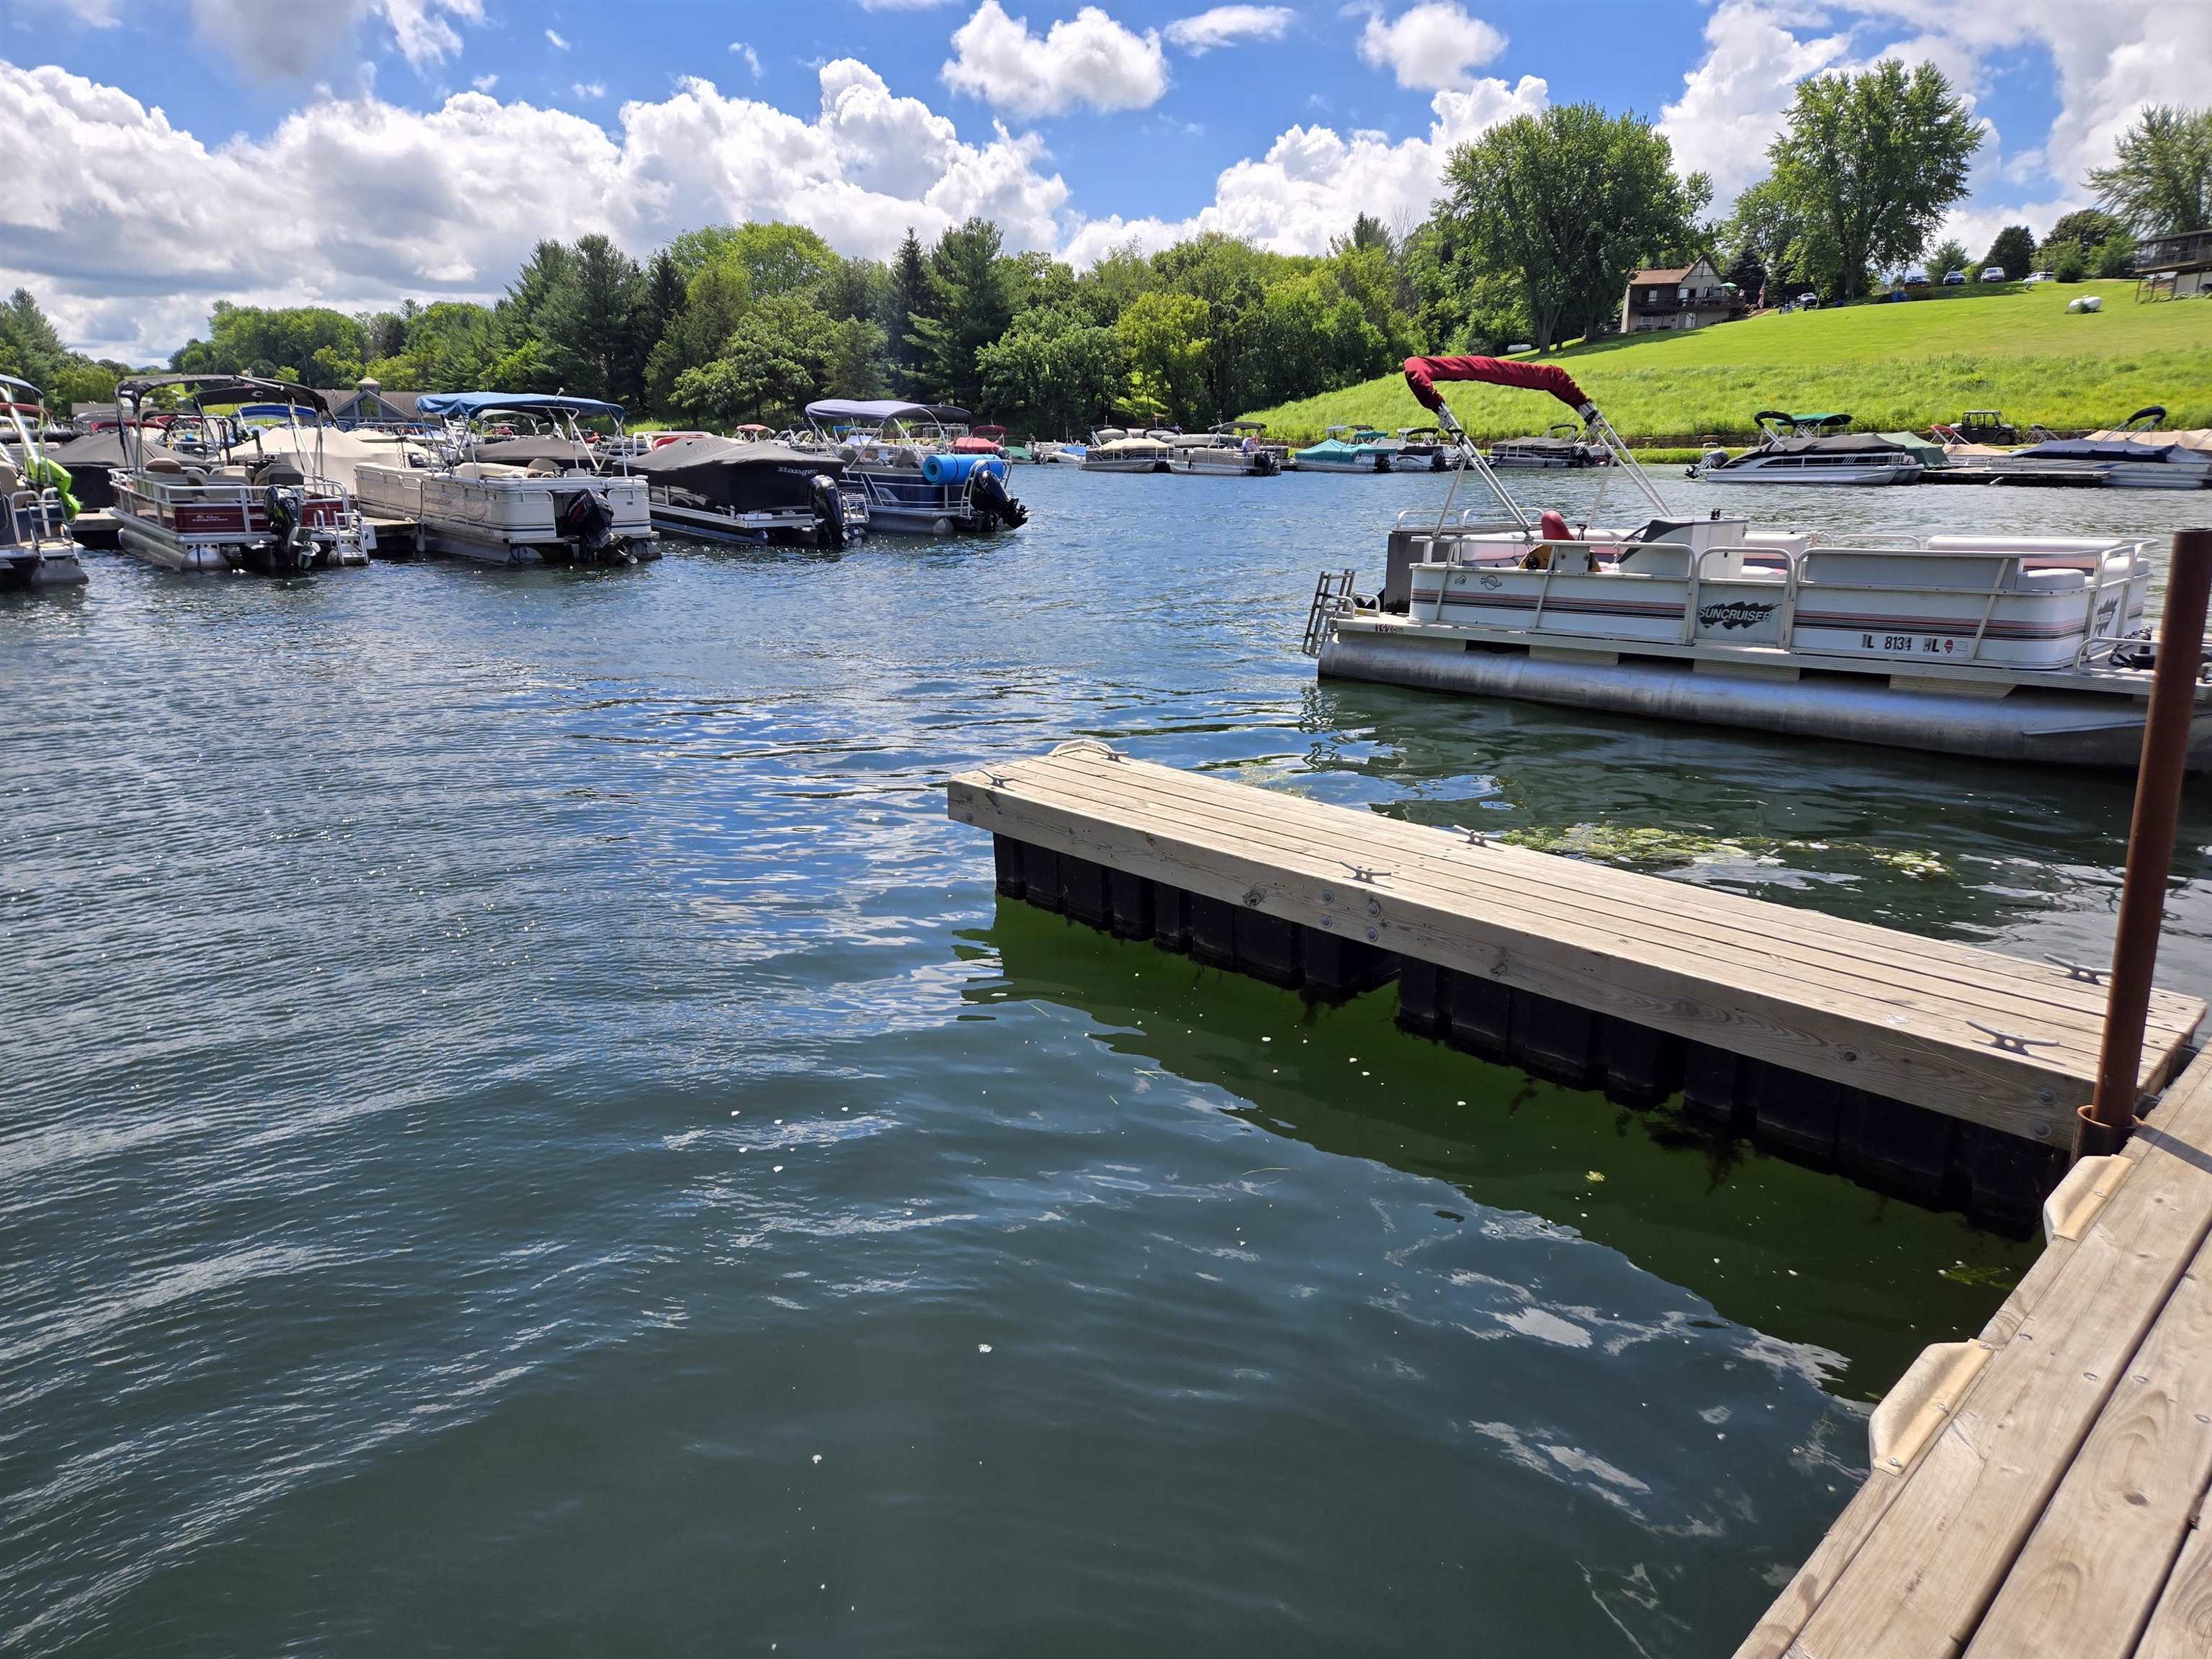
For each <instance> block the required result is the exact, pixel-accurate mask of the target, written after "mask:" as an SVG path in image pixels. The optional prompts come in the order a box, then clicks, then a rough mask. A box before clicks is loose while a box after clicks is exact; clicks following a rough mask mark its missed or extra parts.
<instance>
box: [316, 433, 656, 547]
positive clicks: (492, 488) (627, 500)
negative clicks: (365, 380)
mask: <svg viewBox="0 0 2212 1659" xmlns="http://www.w3.org/2000/svg"><path fill="white" fill-rule="evenodd" d="M415 406H416V410H418V411H419V412H420V413H422V414H423V415H425V416H429V417H431V418H432V419H435V420H441V421H443V422H446V423H447V424H446V430H445V435H444V437H443V439H442V441H441V443H440V444H439V446H438V447H437V459H436V460H435V464H433V465H428V466H410V465H403V464H398V463H397V462H373V463H368V464H364V465H359V466H356V468H355V470H354V479H355V483H356V489H358V490H359V492H360V496H361V501H362V506H363V507H366V508H368V510H369V511H370V512H372V513H376V514H378V515H379V516H380V517H384V518H391V519H398V520H408V521H411V522H412V523H414V524H416V526H419V527H420V535H421V539H422V546H423V547H424V548H425V549H426V550H428V551H430V552H433V553H446V554H450V555H453V556H456V557H459V558H465V559H474V560H477V561H478V562H482V563H486V564H498V565H523V564H635V563H636V562H639V561H640V560H643V559H657V558H659V556H660V552H659V547H658V546H657V545H656V544H655V543H654V539H653V515H652V507H651V504H650V502H649V501H648V499H647V493H646V484H645V480H644V479H642V478H640V477H632V476H631V475H630V473H629V457H628V456H627V455H625V454H622V453H611V454H610V456H609V457H608V461H609V464H610V465H611V466H612V468H613V469H614V470H613V471H611V472H610V471H602V470H601V466H600V463H599V459H598V457H597V456H596V455H595V454H594V453H593V446H592V441H591V439H590V437H589V436H588V435H586V432H585V431H584V429H583V427H582V424H581V422H582V421H583V420H585V419H592V418H596V419H601V420H605V421H607V422H610V423H611V424H612V426H613V427H614V428H615V435H616V436H617V438H618V439H619V438H620V437H621V436H622V416H623V411H622V406H621V405H620V404H611V403H605V402H603V401H601V400H600V399H599V398H572V397H569V396H568V395H567V394H566V393H562V392H437V393H428V392H426V393H424V394H423V395H422V397H421V398H418V399H417V400H416V405H415ZM501 417H510V418H506V419H502V418H501ZM516 419H520V420H524V421H536V422H544V425H545V429H544V431H541V432H538V433H534V434H528V435H516V436H513V437H502V436H498V435H497V434H498V433H499V431H500V429H501V428H502V427H508V426H512V424H513V421H514V420H516Z"/></svg>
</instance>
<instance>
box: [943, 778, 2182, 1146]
mask: <svg viewBox="0 0 2212 1659" xmlns="http://www.w3.org/2000/svg"><path fill="white" fill-rule="evenodd" d="M1194 785H1195V786H1202V787H1197V789H1196V793H1192V791H1193V787H1194ZM947 794H948V810H949V811H951V814H952V815H953V816H954V817H957V818H961V819H963V820H964V821H966V822H969V823H975V825H977V826H978V827H979V828H985V829H992V830H994V831H995V832H997V833H1000V834H1005V835H1008V836H1012V837H1014V838H1015V839H1018V840H1022V841H1026V842H1031V843H1032V844H1035V845H1038V846H1042V847H1048V848H1053V849H1054V850H1056V851H1060V852H1065V853H1072V854H1075V855H1076V856H1079V857H1082V858H1085V859H1090V860H1095V861H1097V862H1099V863H1103V864H1107V865H1109V866H1114V867H1116V868H1120V869H1123V870H1125V871H1128V872H1132V873H1135V874H1139V875H1142V876H1146V877H1149V878H1152V879H1154V880H1158V881H1162V882H1166V883H1169V884H1173V885H1176V886H1178V887H1182V888H1183V889H1185V890H1189V891H1193V892H1197V893H1201V894H1204V895H1206V896H1209V897H1213V898H1218V899H1222V900H1225V901H1227V902H1236V903H1243V904H1249V906H1250V907H1251V908H1255V909H1257V910H1260V911H1261V912H1263V913H1265V914H1267V915H1278V916H1282V917H1284V918H1285V919H1288V920H1291V921H1298V922H1301V923H1304V924H1305V925H1308V926H1313V927H1320V928H1322V929H1323V930H1325V931H1331V932H1338V933H1340V936H1344V937H1349V938H1354V939H1367V940H1369V941H1370V942H1372V943H1375V944H1376V945H1380V946H1381V947H1383V948H1384V949H1389V950H1395V951H1402V952H1404V953H1406V954H1408V955H1411V956H1413V957H1419V958H1420V959H1423V960H1426V961H1431V962H1435V963H1438V964H1440V965H1442V966H1445V967H1449V968H1454V969H1459V970H1461V971H1462V972H1469V973H1474V974H1479V975H1486V976H1487V977H1490V978H1492V979H1493V980H1496V981H1502V982H1504V983H1508V984H1511V985H1514V986H1516V987H1521V988H1523V989H1527V990H1529V991H1532V992H1535V993H1537V994H1541V995H1545V996H1549V997H1553V998H1556V999H1559V1000H1565V1001H1568V1002H1571V1003H1573V1004H1576V1005H1578V1006H1590V1007H1593V1008H1595V1009H1598V1010H1600V1011H1601V1012H1607V1013H1613V1014H1618V1015H1620V1016H1622V1017H1624V1018H1629V1019H1632V1020H1635V1021H1637V1022H1638V1023H1640V1024H1646V1025H1650V1026H1653V1027H1656V1028H1657V1029H1660V1030H1670V1031H1673V1032H1675V1033H1676V1034H1678V1035H1681V1036H1688V1037H1691V1038H1693V1039H1694V1040H1697V1041H1700V1042H1711V1043H1714V1044H1716V1045H1717V1046H1720V1047H1723V1048H1729V1049H1732V1050H1735V1051H1737V1052H1741V1053H1745V1054H1751V1055H1753V1056H1754V1057H1755V1058H1758V1059H1761V1060H1772V1061H1774V1062H1776V1063H1778V1064H1780V1065H1783V1066H1790V1067H1791V1068H1793V1069H1796V1070H1799V1071H1803V1072H1808V1073H1813V1074H1814V1075H1821V1076H1830V1077H1834V1078H1836V1079H1838V1080H1839V1081H1843V1082H1845V1083H1847V1084H1850V1085H1852V1086H1855V1087H1860V1088H1864V1089H1867V1090H1869V1091H1873V1092H1875V1093H1878V1094H1881V1095H1885V1096H1887V1097H1892V1098H1895V1099H1901V1100H1906V1101H1911V1102H1912V1103H1915V1104H1918V1105H1923V1106H1928V1107H1930V1108H1933V1109H1936V1110H1939V1111H1944V1112H1947V1113H1948V1114H1950V1115H1954V1116H1963V1117H1966V1118H1969V1119H1972V1120H1973V1121H1979V1122H1984V1123H1988V1124H1991V1125H1993V1126H1994V1127H2000V1128H2004V1129H2008V1130H2009V1131H2011V1132H2012V1133H2019V1134H2022V1135H2027V1136H2031V1137H2033V1138H2038V1139H2051V1138H2052V1137H2053V1136H2054V1135H2056V1134H2059V1133H2068V1132H2070V1124H2069V1123H2068V1121H2067V1118H2068V1116H2069V1112H2070V1108H2071V1107H2072V1106H2073V1105H2075V1104H2077V1103H2080V1102H2081V1101H2084V1100H2086V1099H2087V1097H2088V1094H2089V1092H2090V1090H2091V1088H2092V1086H2093V1071H2094V1060H2095V1052H2094V1049H2095V1044H2094V1040H2093V1035H2092V1034H2090V1033H2089V1032H2088V1031H2087V1030H2086V1029H2085V1028H2084V1027H2083V1026H2082V1024H2081V1021H2083V1020H2085V1019H2087V1018H2088V1015H2087V1009H2088V1008H2089V1007H2090V1006H2093V1005H2094V1004H2095V1003H2096V1002H2097V1001H2098V1000H2099V999H2100V996H2101V993H2100V992H2099V991H2098V990H2097V988H2096V987H2092V986H2086V985H2082V984H2081V983H2079V982H2078V981H2072V980H2069V978H2068V977H2067V975H2065V974H2064V973H2063V972H2062V971H2061V970H2059V969H2053V968H2049V967H2047V966H2045V965H2044V964H2038V963H2014V962H2013V961H2012V960H2011V959H2009V958H2002V957H1996V955H1995V953H1991V952H1986V951H1974V950H1972V948H1971V947H1966V946H1960V945H1950V944H1948V943H1946V942H1943V941H1935V940H1918V939H1912V938H1911V936H1908V935H1904V934H1892V933H1885V932H1884V931H1883V930H1879V929H1876V930H1872V931H1873V933H1874V934H1875V936H1876V937H1877V938H1880V939H1885V940H1887V941H1888V943H1887V945H1885V946H1884V947H1883V948H1885V949H1887V950H1889V951H1893V953H1896V955H1897V957H1898V959H1899V961H1898V963H1894V964H1893V963H1884V964H1877V965H1875V966H1873V967H1869V964H1868V963H1866V962H1865V961H1864V960H1863V958H1862V957H1861V956H1860V955H1859V954H1858V952H1859V949H1860V946H1859V945H1858V938H1857V933H1851V934H1850V935H1849V937H1848V938H1847V939H1846V942H1845V944H1844V945H1842V946H1840V947H1837V948H1832V949H1831V948H1826V947H1824V946H1823V945H1822V944H1821V941H1822V939H1823V938H1824V937H1825V935H1826V919H1825V918H1821V917H1819V916H1816V915H1811V914H1809V913H1807V912H1803V911H1799V910H1789V909H1784V908H1782V907H1778V906H1773V905H1766V904H1763V903H1761V902H1759V901H1757V900H1749V899H1740V898H1735V896H1729V895H1712V894H1699V890H1690V889H1686V887H1685V884H1680V883H1675V882H1667V881H1662V880H1660V879H1658V878H1652V877H1648V876H1640V875H1636V874H1633V873H1632V872H1621V871H1614V870H1608V869H1605V868H1603V867H1602V866H1590V865H1586V864H1583V863H1581V862H1579V861H1577V860H1562V859H1558V858H1555V857H1553V856H1551V855H1548V854H1535V853H1529V852H1527V851H1525V850H1522V849H1503V848H1489V847H1475V846H1472V845H1469V844H1468V843H1467V842H1464V841H1463V840H1462V838H1459V837H1455V836H1451V835H1450V834H1449V833H1447V832H1444V831H1440V830H1433V829H1423V828H1421V827H1419V826H1416V825H1407V824H1402V823H1393V822H1392V821H1390V820H1388V819H1383V818H1381V817H1377V816H1376V815H1375V814H1372V813H1366V812H1361V811H1353V810H1351V809H1346V808H1342V807H1336V806H1330V805H1323V804H1321V803H1316V802H1310V801H1303V800H1299V799H1297V798H1294V797H1285V796H1280V795H1278V794H1274V793H1269V792H1262V791H1257V790H1254V789H1251V788H1250V787H1247V786H1243V785H1237V784H1231V783H1225V782H1222V781H1218V780H1206V779H1200V780H1192V779H1190V778H1189V777H1188V775H1185V774H1182V773H1178V772H1176V771H1173V770H1171V769H1166V768H1161V767H1153V766H1147V765H1145V764H1143V763H1135V762H1126V761H1115V760H1112V759H1110V758H1109V757H1104V756H1103V755H1084V754H1080V753H1078V754H1072V755H1058V756H1054V757H1052V758H1051V760H1050V761H1049V763H1039V762H1022V763H1015V764H1013V765H1012V766H1008V767H1006V768H1002V769H994V770H993V771H991V772H989V773H984V774H971V775H967V776H964V777H962V778H958V779H955V780H953V781H952V782H951V784H950V786H949V787H948V790H947ZM1375 829H1386V830H1387V831H1388V833H1387V834H1386V835H1383V836H1379V837H1376V836H1373V835H1372V834H1371V832H1372V831H1373V830H1375ZM1378 859H1387V860H1389V865H1390V866H1396V867H1394V868H1389V870H1388V873H1387V874H1382V875H1378V876H1377V877H1376V878H1375V879H1374V880H1371V881H1365V882H1363V881H1360V880H1358V878H1356V877H1355V875H1354V872H1353V868H1352V866H1363V864H1364V860H1378ZM1507 866H1510V869H1508V868H1507ZM1364 867H1369V868H1375V867H1376V866H1364ZM1501 870H1504V871H1505V872H1506V873H1505V874H1504V875H1500V873H1499V872H1500V871H1501ZM1594 879H1595V880H1598V881H1601V882H1602V883H1603V884H1605V890H1603V891H1601V892H1598V897H1597V899H1595V900H1593V901H1592V902H1591V904H1590V906H1589V907H1586V908H1579V909H1578V908H1576V907H1574V906H1571V905H1569V904H1567V903H1565V902H1563V900H1562V897H1561V894H1562V893H1563V892H1565V891H1566V890H1570V889H1573V890H1590V891H1597V890H1596V889H1594V888H1592V887H1591V883H1592V882H1593V880H1594ZM1685 891H1688V892H1691V893H1692V894H1693V895H1698V896H1699V902H1700V903H1701V904H1702V903H1703V902H1704V901H1705V900H1709V899H1713V898H1722V899H1726V900H1728V901H1729V907H1732V909H1731V914H1730V915H1728V916H1727V917H1725V918H1723V920H1721V921H1708V922H1707V923H1705V924H1703V925H1702V931H1701V924H1700V923H1699V921H1698V920H1697V918H1695V917H1690V918H1685V917H1684V916H1683V915H1682V914H1681V913H1680V911H1679V910H1675V909H1673V908H1670V907H1672V906H1674V902H1675V900H1676V898H1677V897H1678V896H1680V894H1681V893H1683V892H1685ZM1647 900H1648V901H1649V902H1646V901H1647ZM1747 919H1749V920H1748V921H1747ZM1751 921H1755V922H1756V924H1757V926H1758V927H1759V928H1760V929H1762V930H1763V937H1761V938H1759V939H1750V938H1748V937H1747V935H1746V934H1745V933H1744V931H1743V930H1744V929H1745V928H1746V927H1748V926H1749V925H1750V922H1751ZM1715 929H1723V930H1725V929H1735V930H1736V931H1735V932H1728V931H1720V932H1715V931H1713V930H1715ZM1824 949H1825V950H1826V954H1825V955H1824V954H1823V951H1824ZM1915 959H1919V960H1925V961H1929V962H1933V963H1936V965H1937V967H1938V969H1944V970H1950V969H1956V970H1957V971H1959V972H1961V973H1966V974H1969V975H1984V976H1986V977H1989V978H1992V979H1994V980H1996V987H1990V986H1988V985H1975V984H1968V983H1966V982H1954V981H1950V980H1947V979H1943V978H1941V977H1940V976H1922V977H1920V978H1918V979H1916V978H1915V975H1913V973H1912V972H1911V971H1910V970H1909V969H1907V968H1906V967H1905V966H1903V965H1901V964H1902V963H1905V962H1909V961H1911V960H1915ZM1961 963H1963V964H1965V966H1964V967H1963V968H1960V967H1959V964H1961ZM1991 963H1994V964H2001V966H1996V967H1992V966H1990V965H1989V964H1991ZM2018 987H2033V991H2034V993H2035V995H2036V997H2038V998H2041V999H2047V1002H2036V1003H2033V1004H2032V1005H2031V1003H2030V1002H2029V1001H2027V1000H2023V997H2022V994H2021V992H2020V990H2019V989H2018ZM2053 1010H2058V1011H2063V1014H2064V1018H2063V1025H2062V1024H2040V1023H2039V1022H2040V1021H2042V1020H2044V1019H2045V1018H2053V1019H2055V1018H2057V1016H2055V1015H2053V1013H2052V1012H2051V1011H2053ZM2158 1012H2159V1016H2160V1020H2161V1021H2162V1022H2163V1024H2164V1028H2165V1029H2164V1030H2162V1031H2161V1032H2160V1035H2159V1036H2157V1037H2156V1038H2154V1041H2153V1042H2151V1043H2149V1044H2148V1045H2147V1048H2148V1053H2147V1055H2146V1061H2145V1072H2144V1075H2145V1078H2146V1080H2147V1082H2148V1081H2149V1080H2151V1079H2153V1078H2154V1075H2155V1073H2157V1071H2158V1070H2159V1069H2160V1067H2161V1066H2163V1065H2164V1064H2166V1060H2167V1057H2168V1056H2170V1054H2172V1053H2173V1052H2175V1051H2177V1050H2178V1049H2179V1046H2180V1042H2181V1041H2182V1038H2183V1036H2184V1035H2185V1033H2186V1032H2187V1031H2188V1030H2191V1029H2193V1027H2194V1026H2195V1024H2196V1023H2197V1019H2198V1018H2200V1017H2201V1014H2202V1005H2201V1004H2199V1003H2197V1002H2195V1001H2193V1000H2189V999H2182V998H2173V997H2162V998H2161V999H2160V1006H2159V1010H2158ZM1976 1018H1979V1019H1981V1020H1983V1022H1984V1023H1985V1024H1997V1025H2001V1026H2007V1027H2017V1026H2022V1025H2025V1026H2028V1027H2029V1028H2030V1029H2033V1030H2043V1031H2046V1032H2054V1033H2063V1040H2062V1042H2061V1043H2060V1045H2059V1046H2058V1047H2057V1048H2051V1049H2045V1050H2040V1051H2039V1052H2037V1053H2035V1054H2027V1055H2021V1054H2014V1053H2008V1052H2006V1051H2004V1050H2002V1049H2000V1048H1997V1047H1996V1045H1995V1044H1994V1043H1993V1042H1991V1041H1990V1038H1989V1037H1988V1036H1985V1035H1984V1034H1983V1033H1981V1032H1978V1031H1976V1030H1973V1029H1972V1027H1971V1026H1970V1025H1969V1024H1967V1022H1968V1021H1969V1020H1972V1019H1976Z"/></svg>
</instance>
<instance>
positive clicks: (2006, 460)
mask: <svg viewBox="0 0 2212 1659" xmlns="http://www.w3.org/2000/svg"><path fill="white" fill-rule="evenodd" d="M2165 418H2166V409H2165V406H2164V405H2163V404H2151V405H2150V406H2149V407H2148V409H2139V410H2136V412H2135V413H2134V414H2132V415H2130V416H2128V418H2127V421H2126V422H2125V423H2124V424H2123V425H2122V426H2120V427H2119V428H2118V429H2116V430H2111V431H2105V432H2093V433H2091V434H2090V435H2088V436H2087V437H2086V438H2054V437H2051V436H2049V435H2045V438H2044V440H2043V441H2041V442H2040V443H2033V444H2030V445H2028V446H2027V447H2026V448H2024V449H2002V448H1996V447H1991V446H1990V445H1987V444H1982V443H1971V442H1966V441H1964V440H1965V438H1966V431H1965V428H1940V427H1939V428H1937V429H1936V430H1937V433H1938V435H1941V436H1943V437H1945V438H1947V439H1949V440H1951V441H1949V442H1947V443H1946V444H1945V445H1944V453H1945V454H1946V455H1948V456H1949V457H1950V458H1952V459H1954V460H1955V461H1957V462H1958V463H1959V464H1960V465H1965V466H1972V467H1973V468H1976V469H1977V470H1979V471H1987V472H1988V473H1989V474H1990V476H1991V477H1992V478H1993V479H1994V480H1995V481H1996V482H1997V483H2050V482H2056V481H2058V480H2060V479H2065V478H2076V479H2078V478H2080V477H2081V476H2082V475H2085V474H2086V475H2090V476H2092V477H2094V478H2095V480H2096V482H2097V483H2100V484H2101V485H2103V486H2104V487H2106V488H2107V489H2203V488H2204V487H2205V486H2206V484H2207V483H2212V454H2207V453H2205V452H2204V451H2203V450H2201V449H2193V448H2191V447H2189V446H2188V445H2186V444H2184V443H2181V442H2179V441H2175V440H2173V439H2172V438H2169V437H2167V436H2166V435H2164V434H2161V433H2160V432H2159V430H2158V425H2159V422H2161V421H2163V420H2164V419H2165Z"/></svg>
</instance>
